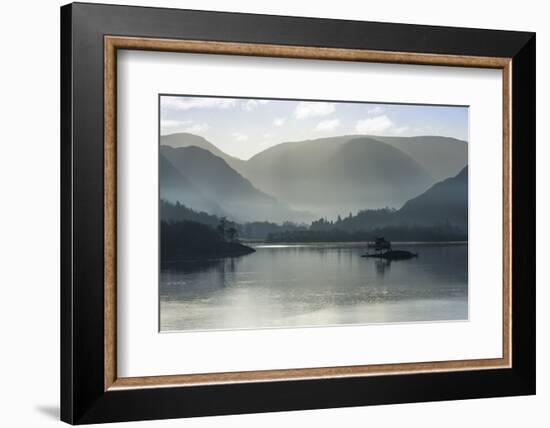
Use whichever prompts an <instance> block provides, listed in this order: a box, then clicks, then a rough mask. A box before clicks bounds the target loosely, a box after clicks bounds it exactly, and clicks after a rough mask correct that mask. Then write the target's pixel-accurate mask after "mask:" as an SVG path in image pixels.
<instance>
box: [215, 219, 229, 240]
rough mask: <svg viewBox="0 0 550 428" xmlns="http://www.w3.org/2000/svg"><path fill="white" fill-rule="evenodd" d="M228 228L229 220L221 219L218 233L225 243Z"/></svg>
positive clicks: (217, 227)
mask: <svg viewBox="0 0 550 428" xmlns="http://www.w3.org/2000/svg"><path fill="white" fill-rule="evenodd" d="M226 227H227V219H226V218H225V217H222V218H220V222H219V224H218V225H217V226H216V231H217V232H218V235H220V237H221V238H222V240H224V241H225V232H226Z"/></svg>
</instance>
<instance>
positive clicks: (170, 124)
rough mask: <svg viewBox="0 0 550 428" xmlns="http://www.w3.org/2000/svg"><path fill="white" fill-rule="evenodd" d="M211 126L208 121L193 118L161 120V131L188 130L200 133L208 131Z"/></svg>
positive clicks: (164, 132) (168, 132) (163, 132)
mask: <svg viewBox="0 0 550 428" xmlns="http://www.w3.org/2000/svg"><path fill="white" fill-rule="evenodd" d="M208 128H209V126H208V124H206V123H198V122H193V121H192V120H167V119H163V120H161V122H160V133H161V134H162V135H165V134H174V133H176V132H188V133H190V134H200V133H201V132H205V131H207V130H208Z"/></svg>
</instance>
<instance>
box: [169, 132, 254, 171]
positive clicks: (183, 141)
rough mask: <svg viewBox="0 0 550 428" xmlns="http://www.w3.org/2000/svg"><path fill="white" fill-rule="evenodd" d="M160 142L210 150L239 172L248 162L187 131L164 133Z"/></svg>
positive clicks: (174, 146) (173, 145) (176, 146)
mask: <svg viewBox="0 0 550 428" xmlns="http://www.w3.org/2000/svg"><path fill="white" fill-rule="evenodd" d="M160 144H161V145H163V146H171V147H173V148H178V147H190V146H195V147H199V148H201V149H204V150H208V151H209V152H210V153H212V154H213V155H215V156H217V157H219V158H222V159H223V160H224V161H225V162H227V164H228V165H229V166H230V167H231V168H233V169H234V170H236V171H237V172H241V170H242V169H243V167H244V164H245V163H246V161H244V160H242V159H238V158H235V157H233V156H230V155H228V154H227V153H224V152H223V151H221V150H220V149H218V148H217V147H216V146H215V145H214V144H212V143H211V142H210V141H208V140H207V139H206V138H203V137H200V136H198V135H195V134H189V133H186V132H180V133H177V134H169V135H163V136H161V137H160Z"/></svg>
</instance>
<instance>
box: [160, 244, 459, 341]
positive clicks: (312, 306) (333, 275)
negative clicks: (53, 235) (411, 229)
mask: <svg viewBox="0 0 550 428" xmlns="http://www.w3.org/2000/svg"><path fill="white" fill-rule="evenodd" d="M402 245H403V247H405V246H406V248H407V250H408V251H412V252H415V253H419V257H418V258H416V259H410V260H401V261H392V262H390V261H385V260H380V259H365V258H361V254H363V253H364V252H365V249H364V245H358V244H345V243H330V244H294V245H265V244H258V245H256V246H255V248H256V252H255V253H253V254H250V255H246V256H242V257H232V258H224V259H209V260H194V261H186V262H181V263H178V264H173V265H168V266H163V268H162V270H161V285H160V311H161V312H160V315H161V316H160V322H161V330H162V331H181V330H210V329H241V328H273V327H298V326H300V327H302V326H323V325H342V324H368V323H388V322H390V323H391V322H425V321H448V320H466V319H467V318H468V247H467V245H458V244H450V243H449V244H433V245H426V244H406V245H405V244H402ZM395 249H399V245H395Z"/></svg>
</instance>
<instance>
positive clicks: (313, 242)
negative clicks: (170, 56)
mask: <svg viewBox="0 0 550 428" xmlns="http://www.w3.org/2000/svg"><path fill="white" fill-rule="evenodd" d="M159 122H160V124H159V128H160V129H159V183H160V184H159V232H160V245H159V248H160V252H159V259H160V260H159V266H160V269H159V281H160V284H159V300H160V302H159V305H160V331H162V332H177V331H193V330H194V331H197V330H221V329H259V328H293V327H313V326H337V325H352V324H370V323H398V322H399V323H403V322H439V321H451V320H467V319H468V107H467V106H446V105H416V104H391V103H371V102H348V101H327V100H289V99H259V98H237V97H236V98H228V97H213V96H197V95H193V96H189V95H177V94H166V95H164V94H161V95H159Z"/></svg>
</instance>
